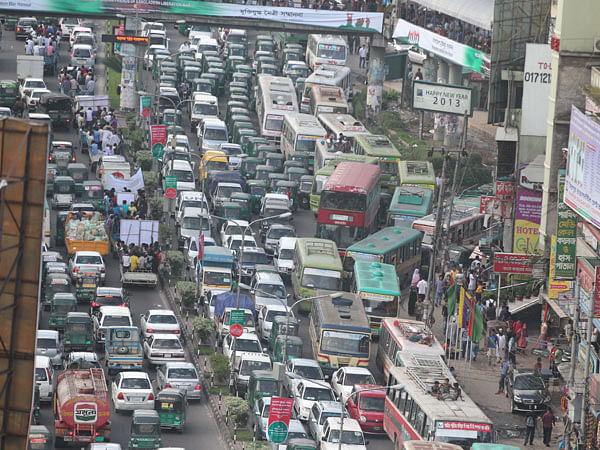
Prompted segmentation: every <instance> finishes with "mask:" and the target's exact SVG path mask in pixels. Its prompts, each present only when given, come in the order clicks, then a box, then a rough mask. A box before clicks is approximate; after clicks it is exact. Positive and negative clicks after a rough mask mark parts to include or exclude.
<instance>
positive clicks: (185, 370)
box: [168, 367, 198, 379]
mask: <svg viewBox="0 0 600 450" xmlns="http://www.w3.org/2000/svg"><path fill="white" fill-rule="evenodd" d="M168 378H178V379H196V378H198V375H197V374H196V369H192V368H191V367H178V368H175V369H169V375H168Z"/></svg>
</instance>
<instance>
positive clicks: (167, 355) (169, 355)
mask: <svg viewBox="0 0 600 450" xmlns="http://www.w3.org/2000/svg"><path fill="white" fill-rule="evenodd" d="M163 356H164V357H165V358H170V357H171V354H170V353H165V354H164V355H163Z"/></svg>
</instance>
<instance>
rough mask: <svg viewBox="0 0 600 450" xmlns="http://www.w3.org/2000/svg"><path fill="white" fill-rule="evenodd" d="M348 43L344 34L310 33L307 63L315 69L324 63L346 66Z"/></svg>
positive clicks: (307, 46)
mask: <svg viewBox="0 0 600 450" xmlns="http://www.w3.org/2000/svg"><path fill="white" fill-rule="evenodd" d="M347 55H348V44H346V41H345V40H344V38H343V37H342V36H334V35H331V34H310V35H308V43H307V44H306V64H308V67H310V68H311V69H312V70H315V69H316V68H317V67H318V66H320V65H322V64H333V65H335V66H345V65H346V57H347Z"/></svg>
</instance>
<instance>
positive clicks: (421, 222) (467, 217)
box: [413, 205, 485, 232]
mask: <svg viewBox="0 0 600 450" xmlns="http://www.w3.org/2000/svg"><path fill="white" fill-rule="evenodd" d="M449 212H450V208H444V212H443V215H442V223H443V225H444V227H445V226H446V220H447V218H448V214H449ZM436 214H437V213H435V212H434V213H432V214H429V215H428V216H425V217H423V218H422V219H418V220H415V221H414V222H413V228H414V229H415V230H421V231H423V232H431V230H432V229H435V216H436ZM483 217H485V215H484V214H482V213H480V212H479V208H478V207H474V206H464V205H454V208H452V217H451V219H450V226H451V227H453V226H456V225H459V224H460V223H462V222H468V221H471V220H473V219H476V218H483Z"/></svg>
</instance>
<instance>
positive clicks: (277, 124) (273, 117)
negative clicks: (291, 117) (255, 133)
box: [265, 114, 283, 131]
mask: <svg viewBox="0 0 600 450" xmlns="http://www.w3.org/2000/svg"><path fill="white" fill-rule="evenodd" d="M282 127H283V116H280V115H279V114H269V115H267V118H266V119H265V129H266V130H270V131H281V128H282Z"/></svg>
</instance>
